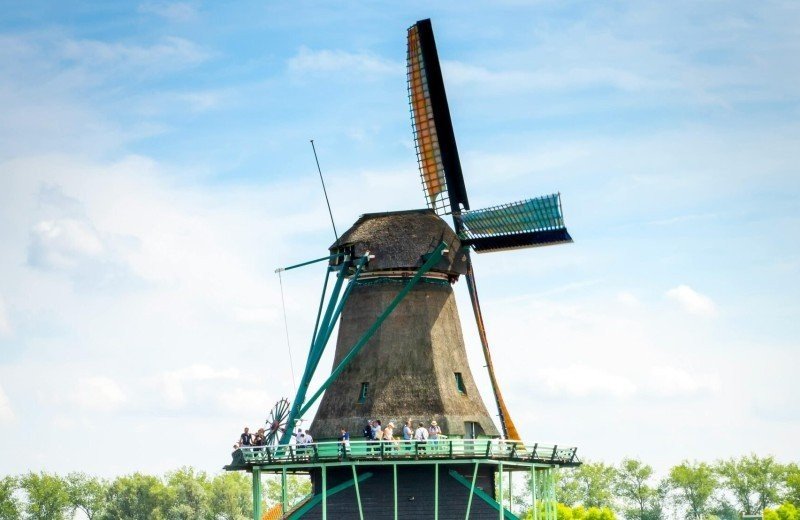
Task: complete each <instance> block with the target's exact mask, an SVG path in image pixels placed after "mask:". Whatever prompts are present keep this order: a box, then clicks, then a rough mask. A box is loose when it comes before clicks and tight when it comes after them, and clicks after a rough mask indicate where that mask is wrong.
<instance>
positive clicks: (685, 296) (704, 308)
mask: <svg viewBox="0 0 800 520" xmlns="http://www.w3.org/2000/svg"><path fill="white" fill-rule="evenodd" d="M665 294H666V297H667V298H669V299H670V300H673V301H675V302H677V303H678V305H680V306H681V308H683V310H685V311H686V312H688V313H690V314H696V315H698V316H714V315H716V314H717V306H716V304H715V303H714V301H713V300H712V299H711V298H709V297H708V296H706V295H704V294H700V293H699V292H697V291H695V290H694V289H692V288H691V287H689V286H688V285H679V286H677V287H674V288H672V289H670V290H668V291H667V292H666V293H665Z"/></svg>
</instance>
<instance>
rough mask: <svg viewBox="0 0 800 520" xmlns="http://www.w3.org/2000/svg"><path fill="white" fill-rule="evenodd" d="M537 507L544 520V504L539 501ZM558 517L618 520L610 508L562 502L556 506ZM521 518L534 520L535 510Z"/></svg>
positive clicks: (584, 519)
mask: <svg viewBox="0 0 800 520" xmlns="http://www.w3.org/2000/svg"><path fill="white" fill-rule="evenodd" d="M537 506H538V508H539V512H538V516H539V518H544V503H543V502H541V501H537ZM556 516H557V517H558V520H616V518H617V516H616V514H614V511H613V510H612V509H611V508H609V507H589V508H586V507H583V506H575V507H570V506H568V505H565V504H562V503H560V502H559V503H558V504H557V505H556ZM521 518H524V519H526V520H532V519H533V510H529V511H528V512H527V513H525V515H524V516H522V517H521Z"/></svg>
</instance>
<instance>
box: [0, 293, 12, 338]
mask: <svg viewBox="0 0 800 520" xmlns="http://www.w3.org/2000/svg"><path fill="white" fill-rule="evenodd" d="M10 334H11V318H9V317H8V309H6V302H5V300H3V295H2V294H0V338H2V337H3V336H8V335H10Z"/></svg>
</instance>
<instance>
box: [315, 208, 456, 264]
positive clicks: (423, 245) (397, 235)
mask: <svg viewBox="0 0 800 520" xmlns="http://www.w3.org/2000/svg"><path fill="white" fill-rule="evenodd" d="M442 241H444V242H446V243H447V245H448V249H449V250H450V252H449V253H448V254H447V256H445V257H444V258H443V259H442V261H441V262H440V263H439V264H438V265H437V266H435V267H434V268H433V269H432V270H433V271H439V272H446V273H451V274H464V273H465V272H466V266H465V260H466V257H465V253H464V252H463V251H462V250H461V241H460V240H459V239H458V236H457V235H456V234H455V232H454V231H453V230H452V229H451V228H450V226H449V225H447V223H446V222H445V221H444V220H442V219H441V218H440V217H439V216H438V215H436V213H434V211H433V210H430V209H417V210H410V211H393V212H387V213H367V214H364V215H361V217H360V218H359V219H358V220H357V221H356V223H355V224H353V226H352V227H351V228H350V229H348V230H347V231H345V233H344V234H343V235H342V236H341V237H340V238H339V240H338V241H337V242H336V243H334V244H333V245H331V247H330V250H331V252H336V251H337V250H338V249H339V248H341V247H344V246H353V247H354V249H355V254H356V255H357V256H361V255H364V254H365V253H366V252H367V251H369V252H370V253H371V254H373V255H375V258H374V259H373V260H371V261H370V263H369V265H368V266H367V268H366V269H365V271H366V272H369V271H380V270H385V269H409V270H416V269H418V268H419V267H420V266H422V264H423V263H424V262H425V260H424V258H423V257H422V255H424V254H426V253H430V252H431V251H433V249H434V248H435V247H436V246H437V245H439V243H440V242H442Z"/></svg>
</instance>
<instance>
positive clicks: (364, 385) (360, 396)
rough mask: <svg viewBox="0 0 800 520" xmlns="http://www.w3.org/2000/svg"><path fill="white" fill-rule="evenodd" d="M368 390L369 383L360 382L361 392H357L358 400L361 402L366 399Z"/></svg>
mask: <svg viewBox="0 0 800 520" xmlns="http://www.w3.org/2000/svg"><path fill="white" fill-rule="evenodd" d="M368 391H369V383H361V392H360V393H359V394H358V402H359V403H363V402H364V401H366V400H367V392H368Z"/></svg>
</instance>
